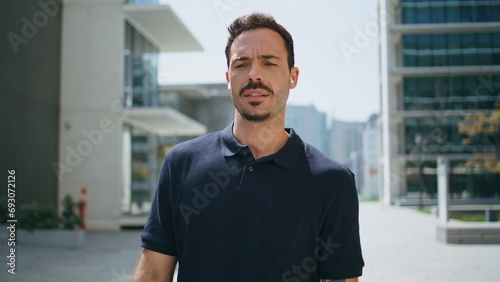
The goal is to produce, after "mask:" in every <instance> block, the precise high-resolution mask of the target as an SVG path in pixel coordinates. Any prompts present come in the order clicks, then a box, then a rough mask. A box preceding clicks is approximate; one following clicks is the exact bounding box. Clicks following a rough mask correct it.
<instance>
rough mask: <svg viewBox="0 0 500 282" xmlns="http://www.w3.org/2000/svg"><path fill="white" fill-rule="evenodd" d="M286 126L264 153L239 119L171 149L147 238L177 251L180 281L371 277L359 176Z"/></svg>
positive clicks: (158, 247) (145, 242)
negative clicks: (365, 270) (235, 129)
mask: <svg viewBox="0 0 500 282" xmlns="http://www.w3.org/2000/svg"><path fill="white" fill-rule="evenodd" d="M286 130H287V131H288V132H289V134H290V137H289V139H288V141H287V143H286V144H285V146H284V147H283V148H282V149H281V150H280V151H278V152H277V153H275V154H273V155H270V156H267V157H263V158H260V159H257V160H255V159H254V158H253V156H252V154H251V152H250V150H249V148H248V147H247V146H243V145H241V144H239V143H238V141H237V140H236V139H235V138H234V136H233V133H232V125H230V126H228V127H227V128H226V129H224V130H222V131H218V132H212V133H209V134H207V135H205V136H202V137H198V138H196V139H193V140H190V141H187V142H183V143H180V144H178V145H176V146H175V147H174V148H172V149H171V150H170V151H169V152H168V153H167V154H166V156H165V160H164V162H163V165H162V168H161V171H160V175H159V180H158V186H157V189H156V192H155V195H154V199H153V203H152V208H151V213H150V215H149V218H148V221H147V223H146V226H145V227H144V231H143V233H142V236H141V238H142V247H144V248H146V249H150V250H153V251H156V252H159V253H163V254H167V255H171V256H177V259H178V261H179V269H178V281H179V282H184V281H189V282H191V281H217V282H226V281H227V282H229V281H231V282H233V281H239V282H243V281H248V282H256V281H289V282H298V281H319V279H320V278H324V279H342V278H351V277H358V276H361V273H362V267H363V265H364V262H363V258H362V255H361V246H360V239H359V225H358V199H357V192H356V187H355V184H354V175H353V174H352V173H351V171H350V170H349V169H347V168H346V167H345V166H343V165H341V164H339V163H337V162H335V161H333V160H332V159H330V158H328V157H327V156H326V155H324V154H323V153H321V152H320V151H318V150H317V149H315V148H314V147H312V146H310V145H308V144H306V143H304V142H303V141H302V140H301V139H300V137H299V136H298V135H297V134H296V133H295V132H294V131H293V130H292V129H286Z"/></svg>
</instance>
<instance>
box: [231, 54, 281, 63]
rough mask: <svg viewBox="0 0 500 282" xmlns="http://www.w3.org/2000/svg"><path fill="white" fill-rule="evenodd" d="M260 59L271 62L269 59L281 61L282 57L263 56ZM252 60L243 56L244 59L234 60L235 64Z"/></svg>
mask: <svg viewBox="0 0 500 282" xmlns="http://www.w3.org/2000/svg"><path fill="white" fill-rule="evenodd" d="M259 58H261V59H264V60H269V59H276V60H281V58H280V57H277V56H274V55H261V56H259ZM248 60H250V58H248V57H245V56H242V57H236V58H234V59H233V62H236V61H248Z"/></svg>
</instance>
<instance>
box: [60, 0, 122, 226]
mask: <svg viewBox="0 0 500 282" xmlns="http://www.w3.org/2000/svg"><path fill="white" fill-rule="evenodd" d="M122 2H123V1H121V0H106V1H102V0H71V1H64V5H63V9H64V10H63V23H62V38H61V41H62V54H61V90H60V91H61V124H60V130H59V132H60V144H59V146H60V149H59V181H60V182H59V198H60V199H61V198H62V197H64V195H65V194H66V193H69V194H72V195H73V196H74V197H75V198H76V197H77V196H78V195H79V189H80V188H81V187H82V186H85V187H87V188H88V206H87V212H86V214H87V228H88V229H89V230H119V229H120V216H121V212H120V199H121V189H122V188H123V177H122V165H121V164H122V109H121V108H122V106H121V103H122V102H121V98H122V97H123V75H124V74H123V50H124V16H123V14H122Z"/></svg>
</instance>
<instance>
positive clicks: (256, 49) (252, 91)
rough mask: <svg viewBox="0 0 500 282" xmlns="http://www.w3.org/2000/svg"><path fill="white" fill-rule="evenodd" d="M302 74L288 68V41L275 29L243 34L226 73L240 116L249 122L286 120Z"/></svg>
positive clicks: (235, 44)
mask: <svg viewBox="0 0 500 282" xmlns="http://www.w3.org/2000/svg"><path fill="white" fill-rule="evenodd" d="M298 74H299V71H298V69H297V68H292V69H291V70H290V68H289V67H288V53H287V51H286V48H285V41H284V40H283V38H282V37H281V36H280V35H279V34H278V33H277V32H275V31H274V30H271V29H267V28H260V29H255V30H250V31H246V32H243V33H242V34H240V35H238V36H237V37H236V39H235V40H234V41H233V44H232V46H231V49H230V58H229V70H228V72H227V73H226V79H227V82H228V86H229V90H230V92H231V98H232V100H233V103H234V106H235V107H236V110H237V114H239V115H241V117H242V118H244V119H246V120H249V121H255V122H258V121H264V120H268V119H270V118H281V119H284V115H285V109H286V107H285V106H286V101H287V99H288V93H289V91H290V89H292V88H295V86H296V84H297V78H298Z"/></svg>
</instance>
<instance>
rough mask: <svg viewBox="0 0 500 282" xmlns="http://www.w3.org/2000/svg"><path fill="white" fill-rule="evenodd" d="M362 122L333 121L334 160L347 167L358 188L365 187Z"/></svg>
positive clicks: (331, 147)
mask: <svg viewBox="0 0 500 282" xmlns="http://www.w3.org/2000/svg"><path fill="white" fill-rule="evenodd" d="M362 132H363V123H362V122H346V121H340V120H332V121H331V125H330V140H331V141H330V152H331V156H332V158H333V159H334V160H336V161H338V162H340V163H342V164H344V165H346V166H347V167H348V168H349V169H351V171H352V172H353V173H354V175H355V177H356V187H358V189H360V188H361V187H362V185H363V172H362V159H363V156H362Z"/></svg>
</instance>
